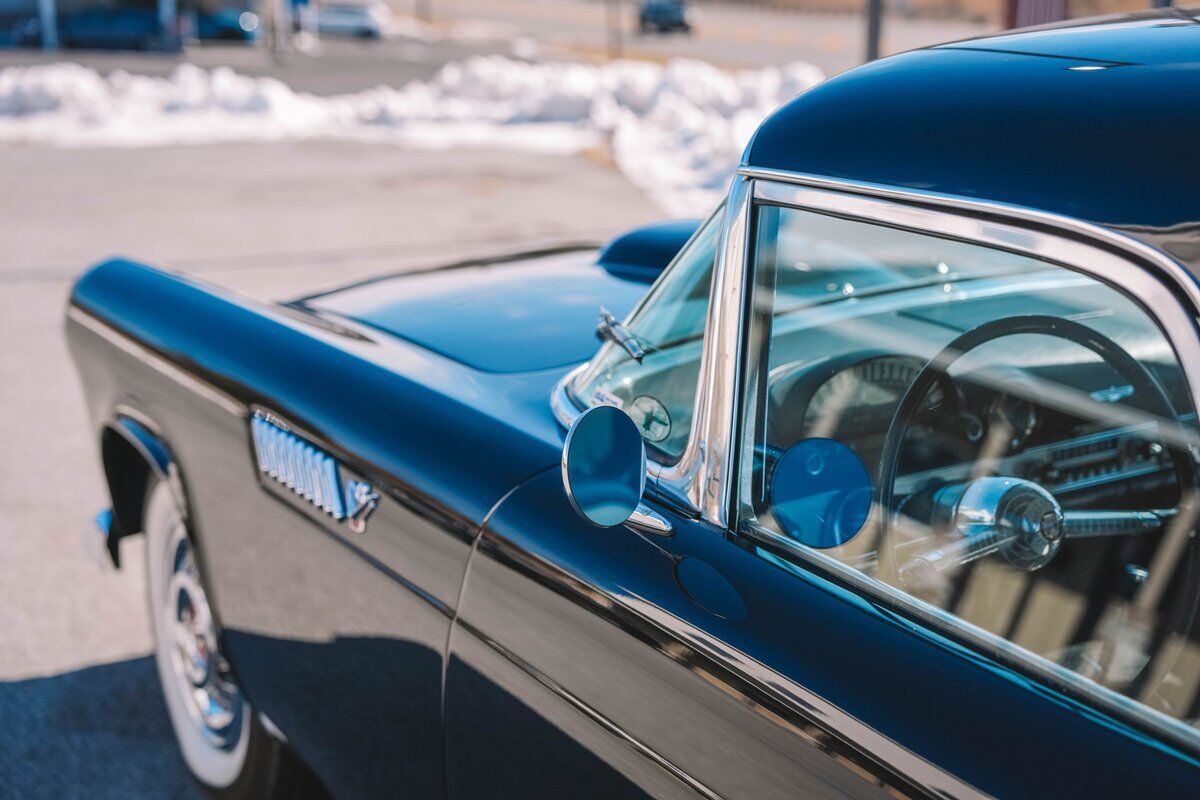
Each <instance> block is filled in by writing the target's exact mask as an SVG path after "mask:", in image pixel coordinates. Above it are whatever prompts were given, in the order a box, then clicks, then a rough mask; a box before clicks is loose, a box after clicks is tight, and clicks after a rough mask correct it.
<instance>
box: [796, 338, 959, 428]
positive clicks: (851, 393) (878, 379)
mask: <svg viewBox="0 0 1200 800" xmlns="http://www.w3.org/2000/svg"><path fill="white" fill-rule="evenodd" d="M921 366H922V365H921V362H920V361H918V360H916V359H914V358H908V357H907V356H881V357H879V358H873V359H869V360H867V361H860V362H859V363H857V364H854V365H852V366H849V367H847V368H845V369H843V370H841V371H839V372H837V373H835V374H834V375H833V376H832V377H831V378H829V379H828V380H826V381H825V382H824V383H823V384H821V385H820V386H819V387H818V388H817V390H816V391H815V392H813V395H812V397H811V398H810V400H809V402H808V407H807V408H806V409H805V412H804V429H805V431H806V433H807V435H808V436H811V437H821V438H836V433H837V431H838V430H855V431H859V432H865V431H870V430H879V431H883V430H886V428H887V425H888V423H889V422H890V421H891V418H892V414H893V412H894V411H895V409H896V404H897V403H899V402H900V399H901V398H902V397H904V393H905V392H906V391H907V390H908V387H909V386H910V385H912V382H913V380H914V379H916V377H917V373H919V372H920V371H921ZM944 400H945V396H944V394H943V392H942V389H941V387H934V389H932V390H931V391H930V393H929V397H928V399H927V400H926V402H925V407H926V408H930V407H935V406H938V405H940V404H941V403H942V402H943V401H944Z"/></svg>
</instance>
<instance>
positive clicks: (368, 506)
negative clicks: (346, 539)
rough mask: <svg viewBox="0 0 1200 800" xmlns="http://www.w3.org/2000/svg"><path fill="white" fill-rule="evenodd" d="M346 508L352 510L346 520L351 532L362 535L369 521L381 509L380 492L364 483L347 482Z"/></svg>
mask: <svg viewBox="0 0 1200 800" xmlns="http://www.w3.org/2000/svg"><path fill="white" fill-rule="evenodd" d="M346 507H347V508H349V509H350V513H349V515H347V518H346V519H347V521H348V522H349V524H350V530H351V531H353V532H354V533H362V532H363V531H365V530H366V529H367V519H368V518H370V516H371V514H372V513H374V511H375V509H376V508H378V507H379V492H377V491H375V489H374V488H373V487H372V486H371V484H369V483H366V482H364V481H355V480H350V481H346Z"/></svg>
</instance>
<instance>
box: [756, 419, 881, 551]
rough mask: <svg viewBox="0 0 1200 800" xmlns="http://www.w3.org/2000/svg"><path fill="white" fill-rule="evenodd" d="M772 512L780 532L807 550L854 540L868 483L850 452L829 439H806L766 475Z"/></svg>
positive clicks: (863, 518) (865, 509)
mask: <svg viewBox="0 0 1200 800" xmlns="http://www.w3.org/2000/svg"><path fill="white" fill-rule="evenodd" d="M768 492H769V495H770V500H771V513H772V514H774V516H775V522H776V523H777V524H778V526H779V529H780V530H781V531H783V532H784V533H786V534H787V535H788V536H791V537H792V538H793V539H795V540H796V541H798V542H800V543H801V544H805V545H808V546H809V547H817V548H827V547H837V546H838V545H842V544H845V543H846V542H848V541H850V540H851V539H853V538H854V536H855V534H857V533H858V532H859V531H860V530H862V527H863V525H865V524H866V522H867V514H868V513H870V510H871V479H870V477H869V476H868V475H867V468H866V467H865V466H863V463H862V460H861V459H860V458H859V457H858V456H857V455H855V454H854V451H853V450H851V449H850V448H848V447H846V446H845V445H844V444H842V443H840V442H835V441H833V440H832V439H805V440H804V441H802V442H797V443H796V444H794V445H792V446H791V447H790V448H788V449H787V451H786V452H784V454H783V456H781V457H780V459H779V461H778V462H777V463H776V464H775V469H774V471H773V472H772V474H771V483H770V487H769V489H768Z"/></svg>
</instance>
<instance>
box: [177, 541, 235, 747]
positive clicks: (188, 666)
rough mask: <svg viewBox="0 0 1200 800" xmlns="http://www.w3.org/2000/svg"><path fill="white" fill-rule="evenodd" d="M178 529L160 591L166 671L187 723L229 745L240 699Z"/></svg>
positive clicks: (212, 741)
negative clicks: (175, 687)
mask: <svg viewBox="0 0 1200 800" xmlns="http://www.w3.org/2000/svg"><path fill="white" fill-rule="evenodd" d="M181 531H182V526H179V528H178V529H177V532H176V534H175V535H173V536H172V537H171V541H170V545H169V546H168V548H167V569H168V570H169V575H168V577H167V584H166V591H165V592H164V593H163V595H164V597H163V600H164V605H163V608H162V613H163V615H164V622H165V623H166V624H165V626H164V630H165V631H166V632H167V634H168V637H169V641H168V645H167V647H168V655H169V660H170V665H171V668H172V669H171V671H172V673H173V675H174V678H175V680H176V682H177V683H178V686H179V688H180V689H181V693H180V694H181V695H182V697H183V698H184V703H183V705H184V707H185V708H186V709H187V713H188V716H189V717H190V718H191V720H192V722H193V724H194V725H195V726H196V727H197V728H198V730H199V731H200V733H201V734H203V736H204V738H205V739H206V740H207V741H208V742H209V744H211V745H213V746H214V747H217V748H219V749H222V750H232V749H233V748H234V746H236V745H237V743H238V739H239V738H240V736H241V732H242V724H241V723H242V714H243V710H244V703H243V702H242V696H241V692H240V691H239V690H238V687H237V685H236V684H235V683H234V682H233V678H232V676H231V675H230V670H229V664H228V663H227V662H226V661H225V659H224V658H222V657H221V653H220V650H219V649H218V647H217V637H216V630H215V628H214V626H213V619H212V613H211V612H210V610H209V607H208V599H207V598H206V597H205V595H204V589H203V587H202V586H201V584H200V575H199V570H198V569H197V568H196V559H195V556H194V555H193V553H192V548H191V545H190V543H189V542H188V540H187V538H186V537H185V536H184V535H182V532H181Z"/></svg>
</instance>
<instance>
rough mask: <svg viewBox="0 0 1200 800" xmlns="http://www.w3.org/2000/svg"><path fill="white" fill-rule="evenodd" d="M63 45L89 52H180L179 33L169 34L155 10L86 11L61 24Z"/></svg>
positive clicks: (59, 37)
mask: <svg viewBox="0 0 1200 800" xmlns="http://www.w3.org/2000/svg"><path fill="white" fill-rule="evenodd" d="M58 39H59V44H60V45H62V46H63V47H73V48H83V49H89V50H178V49H179V48H180V47H181V37H180V35H179V32H178V31H177V30H176V31H168V30H166V29H165V28H164V27H163V25H162V22H161V21H160V20H159V17H158V13H157V11H155V10H154V9H152V8H102V7H101V8H85V9H83V10H82V11H76V12H74V13H71V14H67V15H66V16H65V17H63V18H62V20H60V21H59V23H58Z"/></svg>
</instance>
